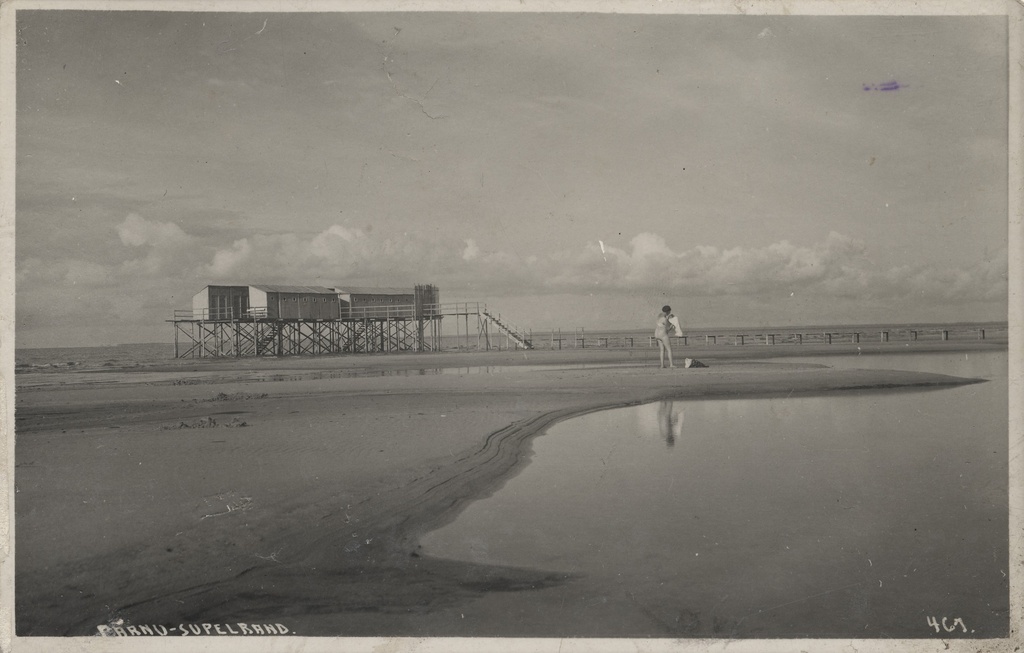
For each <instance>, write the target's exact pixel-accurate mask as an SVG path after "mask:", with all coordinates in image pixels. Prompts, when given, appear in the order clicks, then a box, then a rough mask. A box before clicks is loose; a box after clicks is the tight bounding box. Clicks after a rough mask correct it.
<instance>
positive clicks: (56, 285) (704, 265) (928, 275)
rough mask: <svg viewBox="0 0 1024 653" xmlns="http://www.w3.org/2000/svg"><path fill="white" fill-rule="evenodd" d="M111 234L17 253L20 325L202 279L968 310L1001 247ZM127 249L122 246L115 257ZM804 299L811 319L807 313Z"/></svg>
mask: <svg viewBox="0 0 1024 653" xmlns="http://www.w3.org/2000/svg"><path fill="white" fill-rule="evenodd" d="M116 232H117V235H118V238H119V240H120V245H121V247H122V248H123V250H124V251H122V252H117V251H113V250H111V251H109V252H107V259H108V261H109V262H105V261H104V260H84V259H80V258H79V259H65V260H59V259H58V260H49V259H44V258H41V257H30V258H25V259H22V260H19V262H18V269H17V280H18V324H19V328H29V329H33V328H39V329H42V328H44V327H45V325H46V324H49V323H52V322H53V321H54V320H58V321H65V322H66V321H68V320H75V321H76V323H79V324H82V325H83V326H90V325H91V326H97V325H101V324H103V323H105V322H107V321H109V319H110V318H111V317H112V316H116V317H118V318H119V320H121V328H123V329H131V328H137V329H139V330H140V331H139V332H140V333H141V332H142V331H143V330H145V329H150V330H152V329H153V325H154V324H158V323H161V322H162V321H163V320H165V319H167V318H168V317H169V316H170V314H171V311H172V310H173V309H175V308H181V307H184V306H186V305H187V304H188V303H189V298H190V297H191V295H192V294H193V293H194V292H196V291H197V290H198V289H199V288H201V287H202V286H203V285H205V284H210V283H230V284H243V283H290V284H320V285H327V286H334V285H343V284H345V283H356V284H359V285H383V286H411V285H413V284H416V283H435V284H437V285H438V286H439V287H440V288H441V292H442V296H444V295H445V293H446V292H456V291H457V294H459V295H461V296H463V297H470V298H471V299H478V300H480V301H487V300H497V299H499V298H513V297H521V298H523V297H529V298H531V299H530V303H531V304H532V305H535V306H537V307H538V308H537V310H548V311H549V309H541V308H540V307H542V306H543V305H544V299H543V297H545V296H547V297H591V298H593V297H598V296H604V297H607V298H609V299H613V298H626V297H633V298H635V297H640V296H644V297H649V296H658V295H671V296H674V297H679V298H691V299H699V298H706V299H707V301H709V302H713V303H714V302H715V301H716V299H717V298H729V299H728V300H727V301H725V303H727V304H729V305H731V306H736V305H738V304H739V305H746V306H755V305H757V306H764V305H769V306H773V307H776V306H777V307H781V306H788V307H790V309H792V310H789V311H787V309H784V308H779V309H778V310H780V311H784V315H785V317H783V318H781V319H790V320H793V321H796V322H799V321H802V320H804V319H815V320H821V319H824V320H827V319H829V316H830V315H834V314H836V311H840V310H842V311H846V313H845V315H854V314H858V315H859V314H863V312H858V311H857V309H856V307H861V308H863V307H866V306H872V307H891V313H892V315H893V317H892V318H891V319H900V317H899V316H900V315H902V314H903V313H908V312H909V313H908V314H914V315H924V314H927V315H935V316H936V317H935V318H931V319H940V320H941V319H942V318H941V317H940V316H941V315H944V314H949V315H951V316H957V317H955V318H952V317H951V318H949V319H964V318H963V317H962V316H965V315H966V316H969V315H972V314H975V313H973V312H971V311H972V307H977V306H979V302H981V303H987V306H988V308H986V309H985V310H986V311H989V312H990V313H992V314H999V306H1000V305H1001V304H1005V302H1006V297H1007V251H1006V249H1005V248H1004V249H1002V250H1001V251H998V252H995V253H994V254H993V255H991V256H989V257H988V258H986V259H985V260H982V261H978V262H976V263H974V264H972V265H969V266H960V267H952V266H949V265H947V264H946V262H945V261H933V262H931V263H928V264H922V265H899V266H893V267H888V268H885V267H882V266H879V265H877V264H876V262H874V261H872V260H871V258H870V256H869V255H868V249H867V247H866V246H865V244H864V243H863V242H861V241H859V240H857V239H855V238H851V237H849V236H847V235H844V234H840V233H837V232H833V233H830V234H829V235H828V236H827V237H825V238H824V239H823V240H822V241H820V242H817V243H811V244H796V243H793V242H791V241H788V240H780V241H777V242H774V243H768V244H765V245H763V246H758V247H729V248H719V247H714V246H709V245H699V244H698V245H693V246H690V247H689V248H680V247H678V246H677V245H675V244H673V243H672V242H670V241H669V240H668V239H666V238H665V237H663V236H661V235H659V234H656V233H652V232H643V233H638V234H636V235H635V236H634V237H633V238H632V239H631V240H630V241H629V243H628V244H627V245H626V246H624V247H615V246H613V245H610V244H609V243H608V242H607V241H604V242H602V241H598V240H595V241H594V242H592V243H588V244H586V245H584V246H582V247H579V248H575V249H567V250H564V251H561V252H557V253H555V254H550V255H544V256H534V255H528V254H519V253H516V252H510V251H504V250H502V249H491V248H488V247H485V246H483V245H481V244H479V243H478V242H477V240H476V239H474V238H445V237H443V236H441V235H438V234H437V233H436V232H433V231H423V232H407V233H403V234H401V235H392V236H388V237H385V236H381V235H378V234H377V233H374V232H370V231H363V230H360V229H354V228H350V227H346V226H343V225H331V226H329V227H328V228H326V229H324V230H323V231H320V232H318V233H311V234H300V233H279V234H251V235H245V236H243V237H237V234H236V237H235V238H234V239H233V240H229V241H226V242H224V243H223V244H217V243H216V242H212V243H211V242H209V239H208V238H206V237H204V238H203V239H200V238H198V237H196V236H193V235H191V234H188V233H186V232H185V231H184V230H183V229H181V228H180V227H179V226H178V225H176V224H175V223H173V222H159V221H153V220H147V219H145V218H143V217H141V216H139V215H135V214H132V215H129V216H127V217H126V218H125V219H124V221H122V222H121V223H120V224H119V225H118V226H117V228H116ZM115 243H116V241H115ZM602 245H603V247H602ZM114 247H115V249H116V244H115V246H114ZM124 253H128V254H129V255H131V257H130V258H128V259H127V260H124V261H123V262H121V263H118V261H121V260H123V258H124V257H123V254H124ZM793 296H798V297H799V300H800V302H801V304H800V306H801V307H802V308H799V310H802V311H803V313H802V314H797V313H794V312H793V311H795V310H798V307H797V305H796V304H793V303H788V304H782V303H781V302H784V301H787V300H789V299H790V298H791V297H793ZM766 302H767V304H766ZM717 303H720V304H721V303H723V302H717ZM730 310H732V311H733V313H735V308H733V309H730ZM808 311H810V313H812V314H813V317H810V318H808V317H806V316H805V315H804V314H809V313H808ZM885 311H886V312H887V313H888V312H890V309H889V308H885ZM914 311H916V312H914ZM921 311H924V312H921ZM759 316H760V313H758V315H751V316H750V318H751V319H752V320H756V319H757V318H758V317H759ZM712 318H713V316H709V319H712ZM523 319H529V316H523ZM776 319H779V318H776Z"/></svg>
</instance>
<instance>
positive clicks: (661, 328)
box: [654, 306, 675, 368]
mask: <svg viewBox="0 0 1024 653" xmlns="http://www.w3.org/2000/svg"><path fill="white" fill-rule="evenodd" d="M671 318H672V307H671V306H662V307H661V315H659V316H658V321H657V322H655V324H654V339H655V340H657V341H658V355H659V357H660V358H661V367H662V368H664V367H665V354H666V353H667V354H668V367H675V365H674V364H673V363H672V345H671V344H670V343H669V339H668V337H669V334H670V332H671V331H672V330H673V329H674V328H675V327H673V326H672V325H671V324H670V323H669V319H671Z"/></svg>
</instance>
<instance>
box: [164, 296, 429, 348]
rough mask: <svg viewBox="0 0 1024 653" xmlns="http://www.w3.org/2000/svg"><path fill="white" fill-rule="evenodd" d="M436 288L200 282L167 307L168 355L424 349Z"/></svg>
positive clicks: (427, 339) (427, 338)
mask: <svg viewBox="0 0 1024 653" xmlns="http://www.w3.org/2000/svg"><path fill="white" fill-rule="evenodd" d="M441 317H442V307H441V304H440V303H439V292H438V289H437V287H436V286H433V285H429V284H427V285H419V286H416V287H414V288H412V289H396V288H363V287H359V288H327V287H324V286H278V285H264V284H252V285H238V286H214V285H210V286H206V287H205V288H203V289H202V290H201V291H199V292H198V293H196V294H195V296H194V297H193V298H192V308H191V309H185V310H178V311H175V312H174V319H173V320H171V321H172V322H173V323H174V356H175V358H213V357H223V356H292V355H302V354H340V353H343V352H353V353H371V352H395V351H431V350H436V349H438V348H440V338H441Z"/></svg>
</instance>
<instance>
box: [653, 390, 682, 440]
mask: <svg viewBox="0 0 1024 653" xmlns="http://www.w3.org/2000/svg"><path fill="white" fill-rule="evenodd" d="M658 429H659V430H660V431H661V437H663V438H665V444H666V445H667V446H668V448H669V449H671V448H672V447H674V446H675V444H676V438H677V437H682V435H683V408H682V406H681V405H680V406H679V407H678V408H676V403H675V402H673V401H667V400H662V401H661V402H659V403H658Z"/></svg>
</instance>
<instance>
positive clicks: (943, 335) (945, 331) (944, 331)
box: [942, 329, 949, 340]
mask: <svg viewBox="0 0 1024 653" xmlns="http://www.w3.org/2000/svg"><path fill="white" fill-rule="evenodd" d="M942 339H943V340H949V331H947V330H946V329H943V330H942Z"/></svg>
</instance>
